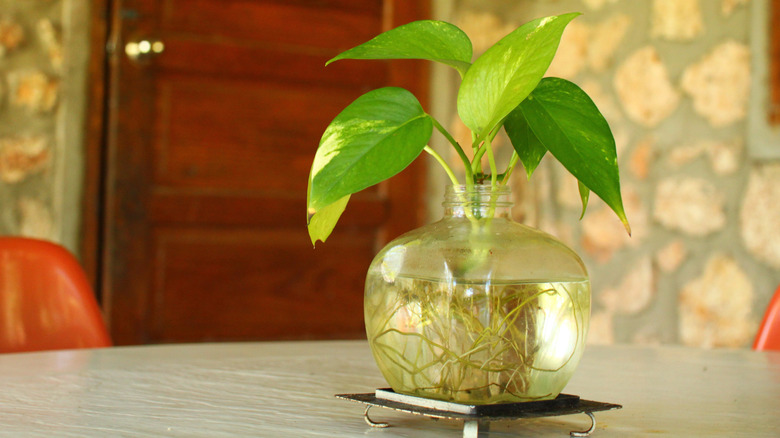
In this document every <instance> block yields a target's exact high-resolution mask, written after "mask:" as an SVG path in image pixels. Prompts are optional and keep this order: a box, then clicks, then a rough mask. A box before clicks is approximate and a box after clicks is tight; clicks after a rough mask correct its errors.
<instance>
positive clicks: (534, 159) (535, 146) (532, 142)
mask: <svg viewBox="0 0 780 438" xmlns="http://www.w3.org/2000/svg"><path fill="white" fill-rule="evenodd" d="M504 129H505V130H506V134H507V136H508V137H509V140H510V141H511V142H512V147H513V148H515V152H517V156H518V157H520V161H521V162H522V163H523V167H525V173H526V175H527V176H528V179H531V175H533V173H534V170H536V168H537V167H538V166H539V163H540V162H541V161H542V158H544V154H546V153H547V148H545V147H544V145H543V144H542V142H540V141H539V139H538V138H536V135H534V132H533V131H531V127H530V126H528V121H527V120H526V119H525V116H524V115H523V112H522V111H521V110H520V108H519V107H518V108H515V110H514V111H512V112H511V113H509V115H508V116H507V118H506V121H504Z"/></svg>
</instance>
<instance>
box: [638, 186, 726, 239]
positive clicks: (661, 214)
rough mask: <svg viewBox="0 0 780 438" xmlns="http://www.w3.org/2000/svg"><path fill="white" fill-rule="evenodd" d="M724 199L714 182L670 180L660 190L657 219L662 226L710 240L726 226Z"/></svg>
mask: <svg viewBox="0 0 780 438" xmlns="http://www.w3.org/2000/svg"><path fill="white" fill-rule="evenodd" d="M724 202H725V201H724V198H723V194H722V192H720V191H719V190H718V189H717V188H716V187H715V186H714V185H713V184H712V183H711V182H709V181H707V180H704V179H701V178H692V177H668V178H666V179H663V180H662V181H661V182H660V183H659V184H658V187H656V192H655V202H654V204H655V206H654V209H653V217H654V218H655V220H656V221H658V223H660V224H661V225H663V226H665V227H667V228H669V229H673V230H678V231H682V232H683V233H685V234H689V235H691V236H706V235H708V234H711V233H713V232H715V231H718V230H720V229H722V228H723V227H724V226H725V225H726V215H725V212H724Z"/></svg>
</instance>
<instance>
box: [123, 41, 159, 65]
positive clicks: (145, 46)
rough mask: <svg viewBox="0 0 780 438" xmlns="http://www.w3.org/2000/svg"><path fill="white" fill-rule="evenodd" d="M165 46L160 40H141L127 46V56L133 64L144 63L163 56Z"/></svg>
mask: <svg viewBox="0 0 780 438" xmlns="http://www.w3.org/2000/svg"><path fill="white" fill-rule="evenodd" d="M164 50H165V44H164V43H163V42H162V41H160V40H151V39H140V40H135V41H130V42H129V43H127V44H125V54H126V55H127V57H128V58H130V60H131V61H133V62H142V61H146V60H148V59H150V58H153V57H155V56H157V55H159V54H161V53H162V52H163V51H164Z"/></svg>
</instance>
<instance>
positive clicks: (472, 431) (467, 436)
mask: <svg viewBox="0 0 780 438" xmlns="http://www.w3.org/2000/svg"><path fill="white" fill-rule="evenodd" d="M489 429H490V422H488V421H479V420H467V421H465V422H464V423H463V438H478V437H479V433H480V432H487V431H488V430H489ZM483 436H484V435H483Z"/></svg>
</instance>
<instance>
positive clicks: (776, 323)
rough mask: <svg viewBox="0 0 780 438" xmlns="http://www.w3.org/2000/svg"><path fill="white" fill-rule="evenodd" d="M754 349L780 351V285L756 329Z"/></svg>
mask: <svg viewBox="0 0 780 438" xmlns="http://www.w3.org/2000/svg"><path fill="white" fill-rule="evenodd" d="M753 349H754V350H776V351H780V287H778V288H777V290H776V291H775V296H774V297H772V301H770V302H769V307H767V309H766V313H765V314H764V320H763V321H762V322H761V327H760V328H759V329H758V335H757V336H756V340H755V342H754V343H753Z"/></svg>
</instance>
